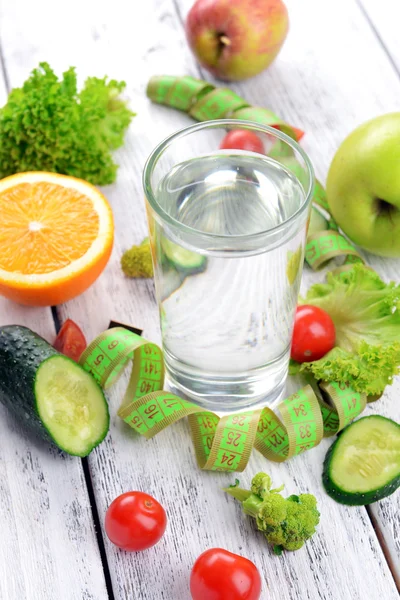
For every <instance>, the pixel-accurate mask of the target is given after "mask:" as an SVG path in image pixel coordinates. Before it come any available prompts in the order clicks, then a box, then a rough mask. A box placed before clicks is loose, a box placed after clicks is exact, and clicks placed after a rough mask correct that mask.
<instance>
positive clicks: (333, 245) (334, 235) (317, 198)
mask: <svg viewBox="0 0 400 600" xmlns="http://www.w3.org/2000/svg"><path fill="white" fill-rule="evenodd" d="M313 204H314V205H317V206H320V207H321V208H322V209H323V210H324V211H325V212H326V213H328V215H329V221H328V229H326V230H324V231H317V232H315V233H313V234H312V235H310V236H308V237H307V243H306V249H305V256H304V258H305V260H306V262H307V263H308V264H309V266H310V267H311V268H312V269H313V270H314V271H316V270H317V269H320V268H321V267H323V266H324V265H326V263H327V262H329V261H330V260H331V259H332V258H336V257H339V256H344V257H345V259H344V263H343V265H342V266H341V267H338V269H340V270H344V269H349V268H351V267H352V265H353V264H354V263H356V262H361V263H363V262H364V260H363V258H362V257H361V256H360V254H359V252H358V251H357V250H356V249H355V247H354V246H353V244H352V243H351V242H349V240H348V239H347V238H345V237H344V236H343V235H342V234H341V233H339V228H338V226H337V225H336V223H335V221H334V220H333V218H332V215H331V213H330V210H329V204H328V201H327V198H326V192H325V190H324V188H323V187H322V185H321V184H320V183H319V181H317V182H316V188H315V191H314V196H313ZM316 210H318V209H316Z"/></svg>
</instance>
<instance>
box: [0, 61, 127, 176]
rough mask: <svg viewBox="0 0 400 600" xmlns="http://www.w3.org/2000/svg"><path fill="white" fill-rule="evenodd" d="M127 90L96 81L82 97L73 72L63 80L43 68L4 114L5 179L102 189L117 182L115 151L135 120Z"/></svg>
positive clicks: (1, 166)
mask: <svg viewBox="0 0 400 600" xmlns="http://www.w3.org/2000/svg"><path fill="white" fill-rule="evenodd" d="M124 87H125V84H124V82H117V81H114V80H111V81H108V80H107V78H104V79H98V78H95V77H91V78H89V79H87V81H86V83H85V85H84V87H83V89H82V91H81V92H78V87H77V77H76V73H75V69H74V68H72V67H71V68H70V69H68V71H66V72H65V73H64V74H63V76H62V78H61V79H60V80H59V79H58V77H57V76H56V75H55V73H54V72H53V70H52V69H51V68H50V66H49V65H48V64H47V63H40V65H39V68H37V69H34V70H33V71H32V74H31V76H30V77H29V79H27V81H25V83H24V84H23V86H22V87H21V88H15V89H13V90H12V91H11V93H10V95H9V97H8V100H7V104H6V105H5V106H4V107H3V108H1V109H0V178H2V177H6V176H7V175H12V174H14V173H18V172H21V171H51V172H56V173H64V174H66V175H73V176H75V177H80V178H82V179H86V180H87V181H90V182H91V183H94V184H97V185H106V184H109V183H112V182H113V181H115V178H116V172H117V165H116V164H115V163H114V161H113V159H112V156H111V151H112V150H114V149H115V148H118V147H119V146H121V145H122V143H123V136H124V133H125V130H126V128H127V127H128V125H129V123H130V121H131V119H132V117H133V116H134V113H132V112H131V111H130V110H129V109H128V107H127V106H126V103H125V102H124V101H123V100H121V99H120V98H119V94H120V93H121V92H122V91H123V89H124Z"/></svg>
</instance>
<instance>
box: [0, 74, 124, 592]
mask: <svg viewBox="0 0 400 600" xmlns="http://www.w3.org/2000/svg"><path fill="white" fill-rule="evenodd" d="M6 85H7V84H6ZM51 315H52V317H53V321H54V327H55V330H56V333H57V334H58V332H59V331H60V329H61V326H62V321H61V319H60V317H59V314H58V311H57V306H52V307H51ZM80 460H81V464H82V470H83V475H84V477H85V484H86V489H87V493H88V496H89V505H90V511H91V514H92V519H93V526H94V532H95V535H96V541H97V545H98V547H99V553H100V560H101V565H102V567H103V573H104V580H105V584H106V590H107V595H108V599H109V600H115V595H114V590H113V586H112V581H111V572H110V566H109V564H108V560H107V553H106V548H105V545H104V538H103V534H102V527H101V522H100V517H99V511H98V509H97V503H96V496H95V493H94V487H93V482H92V478H91V475H90V467H89V463H88V460H87V457H84V458H81V459H80Z"/></svg>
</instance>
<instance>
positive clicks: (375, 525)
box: [171, 0, 400, 593]
mask: <svg viewBox="0 0 400 600" xmlns="http://www.w3.org/2000/svg"><path fill="white" fill-rule="evenodd" d="M171 3H172V6H173V8H174V10H175V13H176V16H177V20H178V22H179V24H180V25H181V27H182V28H183V29H185V19H184V17H183V14H182V11H181V7H180V5H179V2H178V0H171ZM355 3H356V4H357V6H358V7H359V9H360V12H361V14H362V16H363V18H364V19H365V21H366V22H367V24H368V26H369V27H370V29H371V31H372V33H373V35H374V36H375V38H376V40H377V42H378V44H379V45H380V46H381V48H382V50H383V51H384V53H385V55H386V57H387V59H388V61H389V62H390V64H391V65H392V67H393V70H394V72H395V75H396V76H397V77H399V78H400V70H399V68H398V66H397V64H396V62H395V61H394V59H393V57H392V55H391V54H390V52H389V49H388V47H387V46H386V44H385V42H384V40H383V38H382V37H381V35H380V34H379V32H378V30H377V28H376V27H375V25H374V22H373V21H372V19H371V18H370V16H369V13H368V12H367V10H366V9H365V7H364V6H363V4H362V0H355ZM196 70H197V71H198V73H199V75H200V77H201V78H202V79H206V78H207V77H206V75H205V74H204V72H203V69H202V68H201V66H200V65H199V63H198V62H197V61H196ZM364 508H365V511H366V514H367V516H368V518H369V520H370V522H371V525H372V528H373V529H374V532H375V535H376V538H377V540H378V543H379V545H380V547H381V549H382V552H383V555H384V557H385V560H386V562H387V564H388V567H389V570H390V573H391V575H392V577H393V580H394V582H395V584H396V587H397V589H398V591H399V593H400V578H399V576H398V572H397V569H396V566H395V563H394V560H395V559H394V557H393V556H392V555H391V552H390V549H389V547H388V545H387V543H386V540H385V535H384V532H383V531H382V529H381V527H380V524H379V521H378V519H377V518H376V516H375V515H374V512H373V510H372V509H371V507H370V506H369V505H367V506H365V507H364Z"/></svg>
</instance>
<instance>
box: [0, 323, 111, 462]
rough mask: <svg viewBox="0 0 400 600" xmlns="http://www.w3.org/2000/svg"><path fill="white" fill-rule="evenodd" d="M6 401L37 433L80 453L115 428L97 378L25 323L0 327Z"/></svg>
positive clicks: (1, 389)
mask: <svg viewBox="0 0 400 600" xmlns="http://www.w3.org/2000/svg"><path fill="white" fill-rule="evenodd" d="M0 401H1V402H2V403H3V404H5V405H6V406H7V408H8V409H9V410H10V411H11V412H12V413H13V414H14V415H15V417H16V418H17V419H18V421H19V422H20V423H23V424H25V425H26V426H28V427H29V428H30V429H31V430H32V431H34V432H35V434H36V435H37V436H39V437H40V438H42V439H44V440H46V441H50V442H52V443H54V444H55V445H56V446H58V448H60V449H61V450H64V451H65V452H67V453H68V454H73V455H75V456H87V455H88V454H89V453H90V452H91V450H93V448H94V447H95V446H97V445H98V444H99V443H100V442H101V441H102V440H103V439H104V437H105V436H106V434H107V431H108V428H109V420H110V418H109V413H108V405H107V402H106V399H105V397H104V394H103V392H102V390H101V388H100V387H99V386H98V385H97V383H96V381H95V380H94V379H93V377H92V376H91V375H90V374H89V373H87V372H86V371H84V370H83V369H82V367H80V366H79V365H78V364H77V363H75V362H74V361H73V360H71V359H69V358H68V357H66V356H63V355H62V354H60V353H59V352H57V351H56V350H55V349H54V348H53V347H52V346H50V344H48V343H47V342H46V340H44V339H43V338H41V337H40V336H39V335H37V334H36V333H34V332H33V331H31V330H30V329H28V328H26V327H21V326H19V325H10V326H6V327H0Z"/></svg>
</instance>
